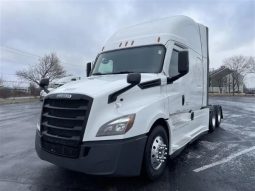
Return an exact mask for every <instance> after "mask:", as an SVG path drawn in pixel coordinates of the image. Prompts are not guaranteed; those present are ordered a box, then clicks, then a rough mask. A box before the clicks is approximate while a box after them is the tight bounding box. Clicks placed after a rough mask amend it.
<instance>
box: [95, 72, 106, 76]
mask: <svg viewBox="0 0 255 191" xmlns="http://www.w3.org/2000/svg"><path fill="white" fill-rule="evenodd" d="M106 74H109V73H101V72H95V73H93V74H92V75H106Z"/></svg>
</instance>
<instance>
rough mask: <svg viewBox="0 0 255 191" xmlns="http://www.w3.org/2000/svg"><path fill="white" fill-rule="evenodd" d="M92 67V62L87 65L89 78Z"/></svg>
mask: <svg viewBox="0 0 255 191" xmlns="http://www.w3.org/2000/svg"><path fill="white" fill-rule="evenodd" d="M91 65H92V64H91V62H88V63H87V77H89V75H90V72H91V68H92V67H91Z"/></svg>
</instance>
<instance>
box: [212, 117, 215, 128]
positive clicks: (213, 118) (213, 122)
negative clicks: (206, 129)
mask: <svg viewBox="0 0 255 191" xmlns="http://www.w3.org/2000/svg"><path fill="white" fill-rule="evenodd" d="M215 125H216V118H215V116H213V117H212V126H213V127H215Z"/></svg>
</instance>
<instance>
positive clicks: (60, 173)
mask: <svg viewBox="0 0 255 191" xmlns="http://www.w3.org/2000/svg"><path fill="white" fill-rule="evenodd" d="M210 102H211V103H214V104H215V103H218V104H220V105H222V106H223V112H224V120H223V122H222V124H221V127H220V128H218V129H216V131H215V132H214V133H212V134H206V135H204V136H202V137H201V138H200V139H199V140H197V141H195V142H194V143H192V144H191V145H189V146H187V147H186V148H185V149H184V151H183V152H182V153H181V154H180V155H178V156H177V157H176V158H174V159H172V160H169V167H168V169H167V170H166V172H165V174H164V176H163V177H162V178H160V179H159V180H157V181H155V182H148V181H147V180H146V179H144V178H143V177H132V178H130V177H127V178H107V177H97V176H88V175H85V174H82V173H77V172H72V171H69V170H65V169H62V168H60V167H57V166H54V165H52V164H50V163H48V162H46V161H42V160H40V159H39V158H38V157H37V155H36V153H35V150H34V136H35V129H36V122H37V120H38V119H39V115H40V108H41V103H40V102H34V103H24V104H10V105H0V190H1V191H2V190H3V191H6V190H10V191H12V190H20V191H22V190H40V191H41V190H47V191H48V190H61V191H64V190H109V191H110V190H111V191H113V190H114V191H115V190H128V191H130V190H153V191H155V190H185V191H186V190H195V191H199V190H207V191H210V190H212V191H215V190H217V191H221V190H224V191H226V190H242V191H246V190H251V191H254V190H255V97H213V98H210Z"/></svg>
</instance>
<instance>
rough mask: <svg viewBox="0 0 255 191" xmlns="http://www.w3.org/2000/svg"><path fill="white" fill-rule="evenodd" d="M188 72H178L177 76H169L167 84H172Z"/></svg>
mask: <svg viewBox="0 0 255 191" xmlns="http://www.w3.org/2000/svg"><path fill="white" fill-rule="evenodd" d="M186 74H187V73H182V74H178V75H176V76H173V77H167V84H172V83H173V82H174V81H175V80H178V79H179V78H181V77H182V76H184V75H186Z"/></svg>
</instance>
